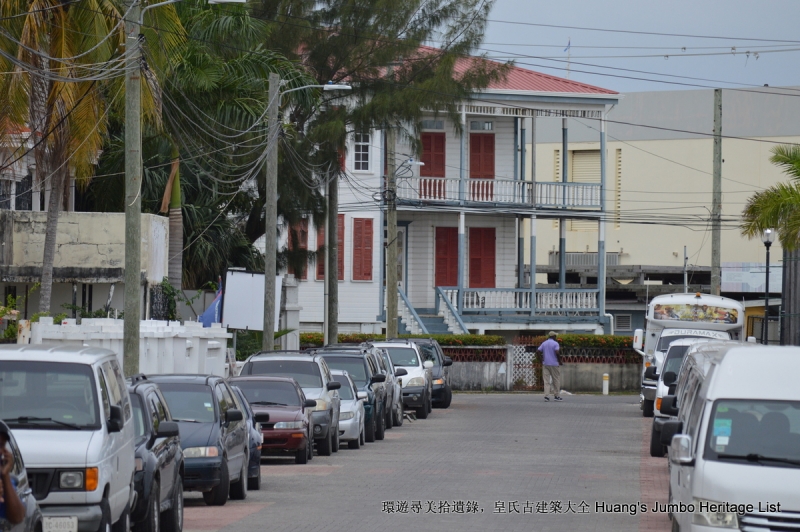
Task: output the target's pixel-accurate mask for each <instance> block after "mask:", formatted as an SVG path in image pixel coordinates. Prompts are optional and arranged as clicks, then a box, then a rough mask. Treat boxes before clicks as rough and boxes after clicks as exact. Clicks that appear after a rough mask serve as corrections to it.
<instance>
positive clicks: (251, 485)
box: [247, 461, 261, 491]
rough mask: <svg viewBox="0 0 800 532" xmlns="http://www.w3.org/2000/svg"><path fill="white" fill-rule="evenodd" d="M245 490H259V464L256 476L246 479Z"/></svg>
mask: <svg viewBox="0 0 800 532" xmlns="http://www.w3.org/2000/svg"><path fill="white" fill-rule="evenodd" d="M247 489H248V490H249V491H258V490H260V489H261V463H260V461H259V464H258V475H256V476H254V477H249V478H248V479H247Z"/></svg>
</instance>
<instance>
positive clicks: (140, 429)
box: [131, 393, 147, 441]
mask: <svg viewBox="0 0 800 532" xmlns="http://www.w3.org/2000/svg"><path fill="white" fill-rule="evenodd" d="M131 406H132V407H133V436H134V438H135V439H136V440H137V441H138V440H139V439H140V438H144V437H145V436H146V435H147V433H146V432H145V429H144V427H145V425H144V423H145V421H144V420H145V419H147V412H145V411H144V407H143V405H142V398H141V397H139V396H138V395H136V394H135V393H132V394H131Z"/></svg>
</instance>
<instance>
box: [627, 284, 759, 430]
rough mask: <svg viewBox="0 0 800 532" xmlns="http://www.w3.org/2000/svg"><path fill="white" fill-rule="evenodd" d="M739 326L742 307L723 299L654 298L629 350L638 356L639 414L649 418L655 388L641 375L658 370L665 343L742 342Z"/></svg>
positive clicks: (699, 296)
mask: <svg viewBox="0 0 800 532" xmlns="http://www.w3.org/2000/svg"><path fill="white" fill-rule="evenodd" d="M743 326H744V306H743V305H742V304H741V303H738V302H737V301H734V300H733V299H728V298H727V297H720V296H712V295H710V294H701V293H700V292H697V293H696V294H683V293H681V294H665V295H663V296H656V297H654V298H653V299H652V300H651V301H650V303H649V305H648V306H647V323H646V327H647V329H646V331H645V333H644V334H643V333H642V330H641V329H637V330H636V331H635V332H634V335H633V348H634V349H635V350H636V352H637V353H639V354H640V355H642V389H641V394H640V396H639V402H640V406H641V409H642V415H643V416H644V417H652V416H653V407H654V401H655V398H656V387H657V385H658V382H657V381H655V380H652V379H645V377H644V372H645V370H646V369H647V368H648V367H650V366H655V367H657V368H660V367H661V365H662V364H663V362H664V355H665V354H666V352H667V348H669V344H671V343H672V342H674V341H675V340H679V339H681V338H707V339H712V340H739V341H742V340H744V338H743ZM642 344H644V351H642Z"/></svg>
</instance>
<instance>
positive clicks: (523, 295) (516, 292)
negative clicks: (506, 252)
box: [437, 287, 598, 315]
mask: <svg viewBox="0 0 800 532" xmlns="http://www.w3.org/2000/svg"><path fill="white" fill-rule="evenodd" d="M437 290H438V291H439V293H440V294H441V296H442V297H444V298H446V299H447V300H448V301H449V302H450V304H451V306H452V307H453V308H454V309H456V308H458V289H457V288H455V287H439V288H437ZM535 293H536V308H535V314H537V315H539V314H545V315H559V314H563V315H565V314H575V313H578V314H593V313H594V314H596V313H597V312H598V306H597V290H596V289H573V288H567V289H564V290H561V289H557V288H556V289H552V288H548V289H539V290H536V292H535ZM530 311H531V291H530V290H529V289H526V288H522V289H520V288H486V289H475V288H465V289H464V301H463V307H462V312H463V313H464V314H476V313H498V312H525V313H530Z"/></svg>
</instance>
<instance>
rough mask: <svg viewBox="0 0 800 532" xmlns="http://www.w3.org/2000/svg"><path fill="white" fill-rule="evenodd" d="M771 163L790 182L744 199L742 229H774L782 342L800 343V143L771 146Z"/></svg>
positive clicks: (751, 232) (750, 232)
mask: <svg viewBox="0 0 800 532" xmlns="http://www.w3.org/2000/svg"><path fill="white" fill-rule="evenodd" d="M770 162H771V163H773V164H775V165H777V166H779V167H780V168H782V169H783V171H784V173H786V174H787V175H788V176H789V177H790V179H791V181H790V182H788V183H779V184H777V185H774V186H772V187H769V188H767V189H765V190H762V191H761V192H757V193H755V194H754V195H753V196H751V197H750V199H748V200H747V204H746V205H745V208H744V212H743V214H742V216H743V218H744V220H743V222H742V225H741V231H742V234H743V235H744V236H747V237H748V238H757V237H759V236H761V234H762V233H763V232H764V230H765V229H768V228H775V230H776V231H777V232H778V238H779V240H780V243H781V247H782V248H783V290H782V298H783V302H782V305H781V312H782V314H783V319H782V320H781V329H782V331H781V336H782V338H783V342H784V343H787V344H790V345H800V285H799V284H798V283H800V146H798V145H781V146H776V147H774V148H773V149H772V157H770Z"/></svg>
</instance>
